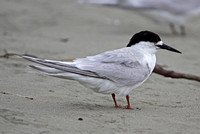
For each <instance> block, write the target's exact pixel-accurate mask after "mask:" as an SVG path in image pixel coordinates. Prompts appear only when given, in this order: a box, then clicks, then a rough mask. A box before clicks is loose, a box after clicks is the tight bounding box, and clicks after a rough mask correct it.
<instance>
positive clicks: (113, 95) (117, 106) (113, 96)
mask: <svg viewBox="0 0 200 134" xmlns="http://www.w3.org/2000/svg"><path fill="white" fill-rule="evenodd" d="M112 98H113V101H114V103H115V107H116V108H122V107H121V106H119V105H117V101H116V99H115V94H112Z"/></svg>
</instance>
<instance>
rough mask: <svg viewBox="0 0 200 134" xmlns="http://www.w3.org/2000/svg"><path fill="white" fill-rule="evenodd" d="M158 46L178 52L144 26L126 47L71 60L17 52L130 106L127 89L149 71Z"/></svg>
mask: <svg viewBox="0 0 200 134" xmlns="http://www.w3.org/2000/svg"><path fill="white" fill-rule="evenodd" d="M158 49H165V50H169V51H172V52H176V53H181V52H180V51H179V50H177V49H175V48H173V47H170V46H168V45H166V44H164V43H163V41H162V40H161V38H160V37H159V35H158V34H156V33H153V32H151V31H147V30H146V31H140V32H138V33H135V34H134V35H133V36H132V38H131V39H130V41H129V43H128V45H127V46H126V47H122V48H119V49H115V50H109V51H106V52H103V53H100V54H97V55H94V56H87V57H85V58H77V59H74V60H73V61H56V60H47V59H40V58H35V57H31V56H25V55H18V56H19V57H21V58H24V59H26V60H29V61H32V62H35V63H38V64H40V65H30V67H32V68H33V69H36V70H39V71H41V72H43V73H45V74H47V75H49V76H53V77H58V78H63V79H69V80H75V81H78V82H79V83H80V84H82V85H83V86H85V87H86V88H90V89H92V90H93V91H95V92H98V93H103V94H111V95H112V99H113V101H114V105H115V107H116V108H125V109H132V108H131V106H130V101H129V93H130V91H131V90H133V89H135V88H137V87H138V86H140V85H141V84H142V83H143V82H145V81H146V80H147V79H148V77H149V76H150V75H151V73H152V71H153V69H154V67H155V65H156V56H155V54H156V51H157V50H158ZM41 65H43V66H41ZM116 94H117V95H119V96H126V100H127V105H126V106H121V105H118V103H117V101H116V98H115V95H116Z"/></svg>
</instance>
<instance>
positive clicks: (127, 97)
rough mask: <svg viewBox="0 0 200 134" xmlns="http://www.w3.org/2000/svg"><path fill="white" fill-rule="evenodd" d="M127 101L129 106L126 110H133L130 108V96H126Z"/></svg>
mask: <svg viewBox="0 0 200 134" xmlns="http://www.w3.org/2000/svg"><path fill="white" fill-rule="evenodd" d="M126 100H127V104H128V105H127V107H126V109H132V108H131V106H130V102H129V95H127V96H126Z"/></svg>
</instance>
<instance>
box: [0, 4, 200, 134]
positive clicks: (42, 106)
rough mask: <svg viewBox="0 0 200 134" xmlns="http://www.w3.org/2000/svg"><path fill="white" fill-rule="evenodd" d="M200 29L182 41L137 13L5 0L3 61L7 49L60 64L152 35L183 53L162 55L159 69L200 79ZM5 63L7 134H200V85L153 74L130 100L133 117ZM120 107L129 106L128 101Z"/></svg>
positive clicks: (73, 86)
mask: <svg viewBox="0 0 200 134" xmlns="http://www.w3.org/2000/svg"><path fill="white" fill-rule="evenodd" d="M199 26H200V18H196V19H194V20H192V21H190V22H188V24H187V36H186V37H181V36H174V35H172V34H171V32H170V29H169V28H168V26H165V25H163V26H160V25H157V24H155V23H153V22H151V21H150V20H148V19H147V18H145V17H142V16H140V15H139V14H138V13H137V12H132V11H124V10H120V9H114V8H108V7H99V6H91V5H80V4H77V3H76V1H73V0H1V1H0V54H1V55H2V54H4V49H6V50H8V52H15V53H28V54H32V55H36V56H38V57H41V58H49V59H58V60H59V59H70V58H74V57H85V56H87V55H95V54H98V53H101V52H104V51H106V50H112V49H117V48H121V47H124V46H125V45H126V44H127V43H128V40H129V39H130V38H131V36H132V35H133V34H134V33H136V32H138V31H140V30H151V31H154V32H157V33H159V34H160V36H161V38H162V40H163V41H164V42H165V43H166V44H170V45H171V46H173V47H175V48H177V49H179V50H180V51H182V52H183V54H182V55H179V54H175V53H171V52H167V51H159V52H158V54H157V59H158V63H159V64H161V65H166V66H167V69H173V70H176V71H179V72H185V73H191V74H196V75H200V69H199V67H200V60H199V59H200V43H199V41H200V39H199V35H200V29H199ZM0 63H1V64H0V92H1V93H0V133H1V134H55V133H56V134H72V133H73V134H76V133H81V134H88V133H95V134H102V133H105V134H107V133H109V134H112V133H113V134H118V133H126V134H129V133H130V134H141V133H145V134H146V133H148V134H188V133H191V134H199V133H200V88H199V87H200V84H199V83H198V82H195V81H188V80H182V79H181V80H178V79H170V78H165V77H163V76H160V75H157V74H152V75H151V77H150V78H149V79H148V80H147V82H145V84H143V85H142V86H141V87H139V88H137V89H135V90H133V91H132V92H131V93H130V101H131V106H132V107H133V108H134V110H125V109H116V108H114V104H113V101H112V98H111V95H102V94H98V93H94V92H93V91H92V90H90V89H86V88H85V87H83V86H82V85H80V84H79V83H77V82H74V81H69V80H63V79H58V78H52V77H49V76H46V75H42V74H40V73H38V72H35V71H34V70H32V69H30V68H29V67H28V65H29V64H32V63H30V62H28V61H23V60H14V59H0ZM4 92H6V93H9V94H3V93H4ZM24 96H28V97H30V98H33V100H31V99H29V98H25V97H24ZM117 101H118V103H119V104H121V105H126V100H125V97H119V96H117Z"/></svg>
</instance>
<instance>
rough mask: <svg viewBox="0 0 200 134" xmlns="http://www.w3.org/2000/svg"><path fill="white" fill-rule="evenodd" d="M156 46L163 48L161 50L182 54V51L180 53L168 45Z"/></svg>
mask: <svg viewBox="0 0 200 134" xmlns="http://www.w3.org/2000/svg"><path fill="white" fill-rule="evenodd" d="M156 46H157V47H159V48H161V49H166V50H169V51H172V52H176V53H180V54H181V52H180V51H178V50H176V49H175V48H173V47H170V46H168V45H166V44H162V45H156Z"/></svg>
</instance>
